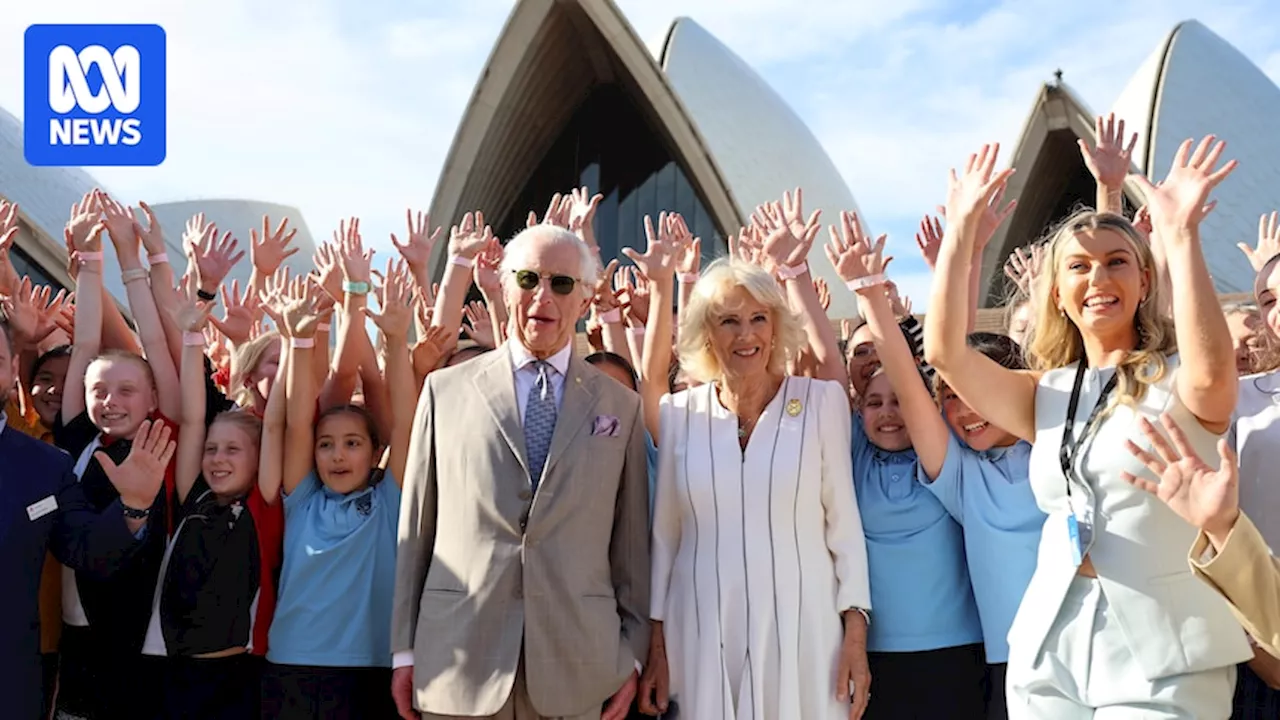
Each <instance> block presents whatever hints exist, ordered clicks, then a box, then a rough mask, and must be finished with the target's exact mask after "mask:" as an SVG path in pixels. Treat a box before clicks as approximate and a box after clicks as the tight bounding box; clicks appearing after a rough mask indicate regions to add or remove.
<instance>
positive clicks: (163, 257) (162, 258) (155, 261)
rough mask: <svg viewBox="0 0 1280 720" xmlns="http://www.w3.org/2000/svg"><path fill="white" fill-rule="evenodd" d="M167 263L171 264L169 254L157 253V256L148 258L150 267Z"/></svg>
mask: <svg viewBox="0 0 1280 720" xmlns="http://www.w3.org/2000/svg"><path fill="white" fill-rule="evenodd" d="M167 262H169V253H156V254H155V255H148V256H147V263H148V264H149V265H160V264H162V263H167Z"/></svg>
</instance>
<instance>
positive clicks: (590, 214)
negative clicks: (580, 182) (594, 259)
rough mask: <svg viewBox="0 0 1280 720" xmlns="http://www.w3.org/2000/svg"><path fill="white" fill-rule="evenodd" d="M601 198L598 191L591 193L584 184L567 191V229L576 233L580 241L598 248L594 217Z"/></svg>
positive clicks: (602, 198)
mask: <svg viewBox="0 0 1280 720" xmlns="http://www.w3.org/2000/svg"><path fill="white" fill-rule="evenodd" d="M602 200H604V196H603V195H600V194H599V193H597V194H595V195H592V194H591V191H590V190H588V189H587V188H586V186H583V187H581V188H574V189H573V190H572V191H571V192H570V193H569V218H568V222H569V230H571V231H573V232H574V233H577V235H578V237H580V238H582V242H584V243H586V244H587V246H588V247H590V248H598V245H597V244H596V231H595V219H596V209H597V208H599V207H600V202H601V201H602Z"/></svg>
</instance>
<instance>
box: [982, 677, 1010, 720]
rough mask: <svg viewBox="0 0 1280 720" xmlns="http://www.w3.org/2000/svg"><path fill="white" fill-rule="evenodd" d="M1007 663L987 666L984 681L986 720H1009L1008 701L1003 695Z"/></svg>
mask: <svg viewBox="0 0 1280 720" xmlns="http://www.w3.org/2000/svg"><path fill="white" fill-rule="evenodd" d="M1008 669H1009V664H1008V663H993V664H988V665H987V674H986V678H985V679H984V685H985V686H986V693H987V720H1009V701H1008V698H1006V697H1005V694H1004V680H1005V671H1006V670H1008Z"/></svg>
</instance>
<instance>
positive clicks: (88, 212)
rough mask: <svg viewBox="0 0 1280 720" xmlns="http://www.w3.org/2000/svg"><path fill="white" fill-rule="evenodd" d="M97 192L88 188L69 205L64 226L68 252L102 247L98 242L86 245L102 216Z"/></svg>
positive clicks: (95, 249) (88, 250)
mask: <svg viewBox="0 0 1280 720" xmlns="http://www.w3.org/2000/svg"><path fill="white" fill-rule="evenodd" d="M99 193H100V191H98V190H90V191H89V192H87V193H85V195H84V197H82V198H80V202H78V203H76V204H75V205H72V206H71V216H70V217H69V218H68V219H67V228H66V229H67V234H68V236H69V240H68V247H67V250H68V254H70V251H73V250H83V251H85V252H95V251H97V250H101V249H102V246H101V243H100V242H98V243H96V244H95V245H96V246H95V247H88V243H89V236H90V234H91V231H92V230H93V228H94V226H95V225H97V224H98V223H99V222H100V220H101V218H102V211H101V210H100V202H101V201H100V199H99ZM15 209H16V208H15Z"/></svg>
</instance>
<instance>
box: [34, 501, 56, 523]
mask: <svg viewBox="0 0 1280 720" xmlns="http://www.w3.org/2000/svg"><path fill="white" fill-rule="evenodd" d="M57 509H58V498H56V497H54V496H52V495H50V496H49V497H47V498H45V499H43V500H41V501H39V502H34V503H31V504H30V505H28V506H27V517H28V518H30V519H31V520H32V521H35V520H39V519H40V518H42V517H44V516H45V515H48V514H49V513H51V512H53V511H54V510H57Z"/></svg>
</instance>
